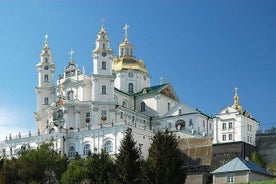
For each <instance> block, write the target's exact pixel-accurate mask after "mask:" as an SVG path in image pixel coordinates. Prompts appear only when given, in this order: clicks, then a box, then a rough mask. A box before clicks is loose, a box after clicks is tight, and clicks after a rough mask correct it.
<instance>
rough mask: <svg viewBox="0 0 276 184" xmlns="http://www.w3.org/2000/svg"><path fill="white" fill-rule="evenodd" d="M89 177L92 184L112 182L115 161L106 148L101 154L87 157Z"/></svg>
mask: <svg viewBox="0 0 276 184" xmlns="http://www.w3.org/2000/svg"><path fill="white" fill-rule="evenodd" d="M87 168H88V178H89V180H90V181H91V183H92V184H94V183H95V184H97V183H101V184H108V183H112V179H113V173H114V162H113V160H112V158H111V157H110V155H109V154H108V153H106V152H105V151H104V150H102V151H101V153H100V154H92V155H88V157H87Z"/></svg>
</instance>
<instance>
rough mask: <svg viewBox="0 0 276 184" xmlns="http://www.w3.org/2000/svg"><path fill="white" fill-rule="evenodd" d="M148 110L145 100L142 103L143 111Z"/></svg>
mask: <svg viewBox="0 0 276 184" xmlns="http://www.w3.org/2000/svg"><path fill="white" fill-rule="evenodd" d="M145 110H146V104H145V102H142V103H141V111H145Z"/></svg>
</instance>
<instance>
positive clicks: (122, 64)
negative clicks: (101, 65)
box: [112, 57, 148, 73]
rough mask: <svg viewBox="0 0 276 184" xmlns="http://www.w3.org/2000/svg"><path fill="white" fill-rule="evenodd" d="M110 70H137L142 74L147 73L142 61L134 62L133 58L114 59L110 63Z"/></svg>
mask: <svg viewBox="0 0 276 184" xmlns="http://www.w3.org/2000/svg"><path fill="white" fill-rule="evenodd" d="M112 70H114V71H121V70H138V71H141V72H144V73H148V70H147V68H146V66H145V65H144V61H143V60H136V59H135V58H133V57H118V58H116V59H114V61H113V63H112Z"/></svg>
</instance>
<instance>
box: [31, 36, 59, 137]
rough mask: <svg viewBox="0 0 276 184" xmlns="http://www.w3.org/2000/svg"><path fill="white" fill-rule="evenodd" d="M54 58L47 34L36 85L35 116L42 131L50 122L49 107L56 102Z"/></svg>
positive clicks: (39, 129)
mask: <svg viewBox="0 0 276 184" xmlns="http://www.w3.org/2000/svg"><path fill="white" fill-rule="evenodd" d="M52 58H53V56H52V52H51V49H50V48H49V45H48V35H45V42H44V46H43V48H42V50H41V54H40V62H39V63H38V64H37V65H36V68H37V72H38V86H37V87H36V95H37V109H36V112H35V113H34V117H35V121H36V125H37V128H38V131H40V132H43V131H44V129H45V128H46V125H47V123H48V122H47V121H48V117H47V108H48V107H49V106H50V104H51V103H53V102H55V86H54V74H55V69H56V67H55V64H54V63H53V61H52Z"/></svg>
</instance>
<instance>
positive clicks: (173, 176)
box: [142, 130, 186, 184]
mask: <svg viewBox="0 0 276 184" xmlns="http://www.w3.org/2000/svg"><path fill="white" fill-rule="evenodd" d="M177 145H178V142H177V140H176V138H175V136H174V135H173V134H172V132H170V131H168V130H165V131H164V132H161V131H158V132H157V134H155V136H154V137H153V142H152V143H151V147H150V149H149V156H148V159H147V160H146V162H145V163H144V164H143V167H142V168H143V177H142V178H143V183H148V184H157V183H158V184H167V183H170V184H182V183H184V182H185V178H186V171H185V169H184V168H183V164H184V155H183V154H182V153H181V151H180V150H179V148H178V147H177Z"/></svg>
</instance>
